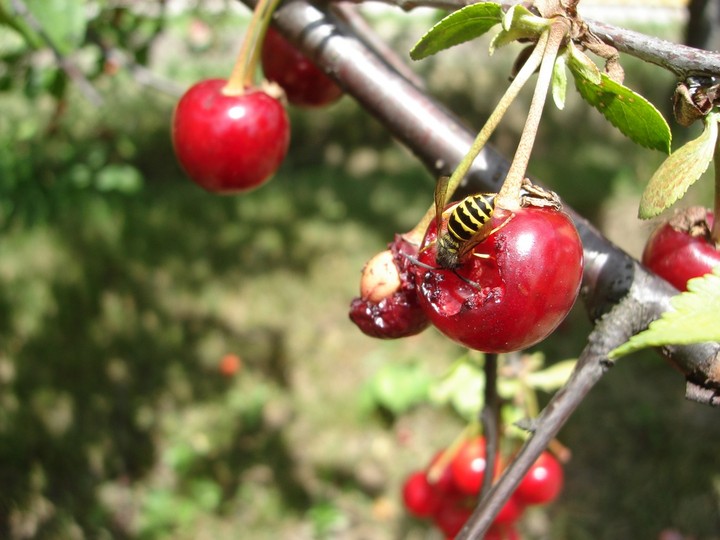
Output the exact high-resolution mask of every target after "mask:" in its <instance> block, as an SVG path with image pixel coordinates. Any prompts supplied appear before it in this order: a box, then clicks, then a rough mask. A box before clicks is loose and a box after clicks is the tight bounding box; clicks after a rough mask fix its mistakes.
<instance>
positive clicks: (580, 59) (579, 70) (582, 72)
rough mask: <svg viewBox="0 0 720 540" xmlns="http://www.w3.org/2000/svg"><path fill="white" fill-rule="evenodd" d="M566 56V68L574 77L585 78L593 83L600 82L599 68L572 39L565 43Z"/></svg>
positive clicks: (600, 73)
mask: <svg viewBox="0 0 720 540" xmlns="http://www.w3.org/2000/svg"><path fill="white" fill-rule="evenodd" d="M566 50H567V56H568V61H567V64H568V68H570V71H571V72H572V74H573V77H575V78H576V79H577V78H578V77H580V78H582V79H586V80H588V81H590V82H592V83H593V84H600V83H601V82H602V72H601V71H600V68H598V67H597V66H596V65H595V62H593V61H592V60H590V57H588V55H587V54H585V53H584V52H582V51H581V50H579V49H578V48H577V47H576V46H575V45H573V42H572V41H569V42H568V45H567V49H566Z"/></svg>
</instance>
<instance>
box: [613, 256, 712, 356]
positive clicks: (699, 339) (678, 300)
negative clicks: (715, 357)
mask: <svg viewBox="0 0 720 540" xmlns="http://www.w3.org/2000/svg"><path fill="white" fill-rule="evenodd" d="M687 287H688V290H687V291H686V292H683V293H681V294H679V295H677V296H675V297H673V298H672V299H671V300H670V304H671V306H672V310H670V311H666V312H665V313H663V314H662V316H661V317H660V318H659V319H658V320H656V321H653V322H652V323H650V325H649V326H648V328H647V330H644V331H642V332H640V333H639V334H636V335H634V336H633V337H631V338H630V339H629V340H628V342H627V343H624V344H623V345H620V346H619V347H617V348H616V349H614V350H612V351H611V352H610V354H609V355H608V356H609V357H610V358H611V359H615V358H619V357H621V356H624V355H626V354H630V353H632V352H635V351H638V350H640V349H644V348H646V347H660V346H663V345H688V344H690V343H703V342H705V341H720V266H716V267H715V268H714V269H713V272H712V273H710V274H705V275H704V276H702V277H698V278H694V279H691V280H690V281H688V283H687Z"/></svg>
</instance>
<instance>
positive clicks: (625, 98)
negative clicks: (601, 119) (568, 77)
mask: <svg viewBox="0 0 720 540" xmlns="http://www.w3.org/2000/svg"><path fill="white" fill-rule="evenodd" d="M568 65H569V66H570V71H571V73H572V74H573V77H574V78H575V85H576V86H577V89H578V91H579V92H580V95H581V96H582V97H583V99H585V101H587V102H588V103H590V105H592V106H593V107H595V108H596V109H597V110H598V111H600V112H601V113H602V114H603V116H605V118H607V119H608V121H609V122H610V123H611V124H612V125H614V126H615V127H616V128H618V129H619V130H620V131H621V132H622V133H623V134H624V135H625V136H627V137H629V138H630V139H631V140H632V141H633V142H635V143H637V144H639V145H641V146H645V147H646V148H651V149H653V150H660V151H661V152H665V153H669V152H670V142H671V140H672V135H671V133H670V127H669V126H668V124H667V122H666V121H665V118H663V115H662V114H660V112H659V111H658V110H657V109H656V108H655V106H654V105H653V104H652V103H650V102H649V101H648V100H646V99H645V98H644V97H642V96H641V95H640V94H636V93H635V92H633V91H632V90H630V89H629V88H627V87H625V86H623V85H622V84H619V83H617V82H615V81H613V80H612V79H611V78H610V77H608V76H607V75H605V74H604V73H601V74H600V79H601V80H600V83H599V84H596V83H594V82H593V81H592V80H591V79H590V78H588V77H587V76H586V75H587V72H586V71H580V70H577V69H573V67H572V64H568Z"/></svg>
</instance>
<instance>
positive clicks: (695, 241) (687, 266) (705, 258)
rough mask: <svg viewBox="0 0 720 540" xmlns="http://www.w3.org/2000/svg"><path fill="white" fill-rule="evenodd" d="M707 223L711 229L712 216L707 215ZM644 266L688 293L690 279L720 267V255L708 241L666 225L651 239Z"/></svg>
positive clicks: (645, 254) (645, 253)
mask: <svg viewBox="0 0 720 540" xmlns="http://www.w3.org/2000/svg"><path fill="white" fill-rule="evenodd" d="M706 220H707V224H708V227H709V229H712V226H713V221H714V216H713V213H712V212H710V211H708V212H707V214H706ZM642 262H643V264H644V265H645V266H647V267H648V268H649V269H650V270H652V271H653V272H655V273H656V274H657V275H659V276H660V277H662V278H663V279H665V280H666V281H668V282H670V283H671V284H672V285H673V286H674V287H675V288H676V289H678V290H680V291H685V290H687V282H688V280H689V279H692V278H696V277H699V276H703V275H705V274H707V273H708V272H711V271H712V268H713V266H717V265H718V264H720V251H718V250H717V249H716V248H715V246H714V245H713V244H712V242H710V240H709V239H708V238H707V237H705V236H692V235H691V234H690V233H688V232H685V231H682V230H678V229H677V228H675V227H673V226H672V225H671V224H670V223H664V224H662V225H660V226H659V227H658V228H657V229H655V231H653V233H652V234H651V235H650V238H648V241H647V243H646V244H645V250H644V251H643V255H642Z"/></svg>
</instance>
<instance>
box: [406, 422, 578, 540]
mask: <svg viewBox="0 0 720 540" xmlns="http://www.w3.org/2000/svg"><path fill="white" fill-rule="evenodd" d="M449 454H452V455H450V456H449V459H448V455H449ZM485 458H486V453H485V439H484V438H483V437H482V436H477V437H473V438H470V439H468V440H466V441H464V442H463V443H461V445H460V447H459V448H457V449H454V450H450V449H446V450H443V451H440V452H438V453H437V454H436V455H435V457H434V458H433V459H432V460H431V462H430V464H429V465H428V467H427V469H425V470H418V471H414V472H412V473H411V474H410V475H409V476H408V477H407V479H406V480H405V483H404V485H403V491H402V497H403V503H404V505H405V508H406V510H407V511H408V513H410V514H411V515H412V516H414V517H417V518H420V519H430V520H432V522H433V523H434V524H435V526H436V527H437V528H438V529H440V530H441V531H442V533H443V534H444V535H446V536H447V538H449V539H450V538H454V537H455V536H456V535H457V534H458V533H459V532H460V530H461V529H462V527H463V526H464V525H465V523H466V522H467V520H468V519H469V518H470V516H471V514H472V513H473V511H474V509H475V507H476V506H477V502H478V496H479V494H480V490H481V487H482V484H483V479H484V477H485V471H486V468H487V461H486V459H485ZM501 470H502V465H501V463H500V461H499V460H498V461H497V462H496V464H495V474H496V475H497V474H499V473H500V472H501ZM563 482H564V477H563V469H562V466H561V465H560V463H559V462H558V460H557V459H555V457H554V456H553V455H552V454H550V453H549V452H543V453H542V454H541V455H540V457H539V458H538V459H537V461H536V462H535V463H534V464H533V466H532V467H531V468H530V470H529V471H528V473H527V474H526V475H525V477H524V478H523V479H522V481H521V482H520V484H519V485H518V487H517V489H516V490H515V492H514V493H513V495H512V496H511V497H510V499H508V501H507V502H506V503H505V506H503V508H502V509H501V510H500V512H499V513H498V515H497V516H496V518H495V521H494V522H493V525H492V527H491V528H490V530H489V531H488V533H487V534H486V536H485V540H519V538H520V535H519V533H518V531H517V528H516V524H517V522H518V520H519V519H520V517H521V516H522V513H523V510H524V509H525V508H526V507H527V506H530V505H543V504H549V503H551V502H552V501H554V500H555V499H556V498H557V497H558V495H559V494H560V491H561V490H562V487H563Z"/></svg>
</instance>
